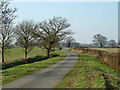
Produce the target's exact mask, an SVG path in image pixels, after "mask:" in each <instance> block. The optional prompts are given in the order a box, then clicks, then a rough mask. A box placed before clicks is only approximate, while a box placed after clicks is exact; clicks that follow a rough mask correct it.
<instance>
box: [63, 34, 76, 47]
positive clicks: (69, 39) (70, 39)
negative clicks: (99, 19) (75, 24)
mask: <svg viewBox="0 0 120 90" xmlns="http://www.w3.org/2000/svg"><path fill="white" fill-rule="evenodd" d="M65 42H66V45H67V47H70V46H71V44H72V43H74V42H75V39H74V38H73V37H72V36H69V37H67V38H66V39H65Z"/></svg>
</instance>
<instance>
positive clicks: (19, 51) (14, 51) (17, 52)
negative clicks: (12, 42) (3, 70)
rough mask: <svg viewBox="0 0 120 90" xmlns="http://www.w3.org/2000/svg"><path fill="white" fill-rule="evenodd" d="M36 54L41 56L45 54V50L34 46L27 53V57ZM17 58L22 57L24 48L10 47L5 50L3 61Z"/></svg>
mask: <svg viewBox="0 0 120 90" xmlns="http://www.w3.org/2000/svg"><path fill="white" fill-rule="evenodd" d="M37 55H39V56H43V55H46V52H45V50H44V49H41V48H38V47H34V48H33V50H32V51H31V52H29V53H28V57H34V56H37ZM19 58H24V49H23V48H21V47H16V48H10V49H8V50H7V51H6V52H5V62H12V61H14V60H16V59H19Z"/></svg>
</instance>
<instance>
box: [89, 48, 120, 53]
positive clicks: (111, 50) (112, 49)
mask: <svg viewBox="0 0 120 90" xmlns="http://www.w3.org/2000/svg"><path fill="white" fill-rule="evenodd" d="M90 49H97V50H103V51H107V52H110V53H118V52H119V48H90Z"/></svg>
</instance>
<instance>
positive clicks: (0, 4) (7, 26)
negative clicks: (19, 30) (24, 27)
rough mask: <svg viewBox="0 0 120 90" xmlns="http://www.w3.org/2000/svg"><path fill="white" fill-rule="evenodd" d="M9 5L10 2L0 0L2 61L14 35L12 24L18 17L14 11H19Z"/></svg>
mask: <svg viewBox="0 0 120 90" xmlns="http://www.w3.org/2000/svg"><path fill="white" fill-rule="evenodd" d="M8 6H9V3H8V2H4V1H3V0H2V1H0V45H1V49H2V63H4V62H5V60H4V53H5V51H6V49H8V48H10V44H11V42H12V40H13V37H14V30H13V27H12V24H13V20H14V19H15V18H16V16H15V15H14V13H15V12H16V11H17V9H16V8H9V7H8Z"/></svg>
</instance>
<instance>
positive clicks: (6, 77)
mask: <svg viewBox="0 0 120 90" xmlns="http://www.w3.org/2000/svg"><path fill="white" fill-rule="evenodd" d="M54 53H56V54H58V55H59V56H57V57H53V58H48V59H46V60H43V61H38V62H34V63H29V64H24V65H19V66H15V67H12V68H8V69H5V70H2V71H1V72H2V74H3V77H2V83H3V84H6V83H8V82H11V81H13V80H16V79H18V78H21V77H23V76H25V75H28V74H31V73H33V72H36V71H38V70H41V69H43V68H45V67H48V66H50V65H52V64H55V63H57V62H58V61H60V60H62V59H64V58H65V56H66V54H65V53H63V52H61V51H59V50H58V51H54ZM54 53H53V54H54Z"/></svg>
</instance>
